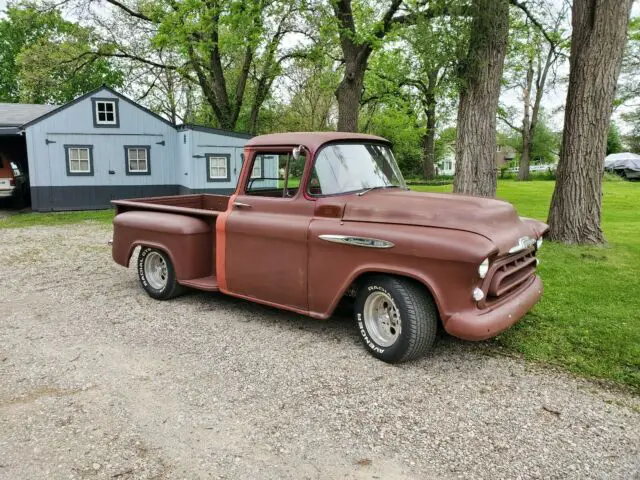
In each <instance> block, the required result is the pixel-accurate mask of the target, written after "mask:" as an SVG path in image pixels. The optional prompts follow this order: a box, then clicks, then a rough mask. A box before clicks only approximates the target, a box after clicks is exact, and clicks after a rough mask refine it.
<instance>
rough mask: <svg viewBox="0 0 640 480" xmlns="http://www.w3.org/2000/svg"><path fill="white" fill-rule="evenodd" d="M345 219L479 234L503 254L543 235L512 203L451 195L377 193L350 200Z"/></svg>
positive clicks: (404, 192) (353, 197)
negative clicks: (521, 243)
mask: <svg viewBox="0 0 640 480" xmlns="http://www.w3.org/2000/svg"><path fill="white" fill-rule="evenodd" d="M343 219H344V220H345V221H351V222H378V223H391V224H398V225H416V226H423V227H435V228H448V229H451V230H461V231H465V232H471V233H476V234H478V235H482V236H483V237H485V238H488V239H489V240H491V241H492V242H493V243H494V244H495V245H496V247H498V249H499V250H500V253H501V254H505V253H508V251H509V249H510V248H511V247H513V246H515V245H517V244H518V240H519V239H520V238H521V237H524V236H530V237H532V238H537V237H538V236H539V234H538V232H537V231H536V230H535V229H534V228H533V226H532V225H531V224H530V223H529V222H523V221H522V220H521V219H520V217H519V216H518V213H517V212H516V209H515V208H514V207H513V205H511V204H510V203H508V202H504V201H502V200H495V199H491V198H482V197H470V196H466V195H457V194H447V193H423V192H414V191H408V190H399V189H389V190H373V191H371V192H368V193H365V194H364V195H362V196H358V195H353V196H351V197H349V200H348V201H347V204H346V206H345V210H344V215H343Z"/></svg>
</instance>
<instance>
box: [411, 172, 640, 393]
mask: <svg viewBox="0 0 640 480" xmlns="http://www.w3.org/2000/svg"><path fill="white" fill-rule="evenodd" d="M553 186H554V183H553V182H549V181H536V182H515V181H501V182H500V183H499V185H498V197H500V198H503V199H505V200H508V201H510V202H511V203H513V204H514V205H515V206H516V208H517V209H518V212H519V213H520V215H523V216H527V217H532V218H537V219H539V220H546V217H547V213H548V210H549V203H550V201H551V194H552V192H553ZM414 188H415V189H416V190H420V191H441V192H447V191H451V188H452V187H451V185H446V186H442V187H414ZM602 226H603V229H604V232H605V235H606V238H607V241H608V245H607V246H605V247H576V246H566V245H561V244H555V243H551V242H545V244H544V245H543V247H542V249H541V250H540V254H539V258H540V267H539V271H540V275H541V276H542V279H543V281H544V284H545V293H544V296H543V298H542V300H541V301H540V302H539V303H538V305H536V307H535V308H534V309H533V311H532V312H531V313H529V315H527V316H526V317H525V318H524V319H523V320H522V321H521V322H520V323H519V324H517V325H516V326H515V327H514V328H512V329H510V330H508V331H507V332H505V333H504V334H502V335H500V336H499V337H498V338H497V339H496V340H495V342H494V343H495V344H497V345H499V346H502V347H506V348H508V349H511V350H514V351H516V352H520V353H522V354H524V356H525V357H526V358H529V359H533V360H539V361H545V362H550V363H554V364H560V365H563V366H565V367H567V368H568V369H569V370H571V371H574V372H577V373H580V374H582V375H587V376H592V377H597V378H603V379H610V380H615V381H617V382H621V383H625V384H627V385H629V386H631V387H632V388H633V389H634V390H636V391H640V183H639V182H636V183H631V182H605V183H604V198H603V222H602Z"/></svg>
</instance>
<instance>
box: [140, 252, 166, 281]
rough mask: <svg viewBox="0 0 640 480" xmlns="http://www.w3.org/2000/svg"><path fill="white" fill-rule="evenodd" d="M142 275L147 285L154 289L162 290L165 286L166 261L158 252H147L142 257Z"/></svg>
mask: <svg viewBox="0 0 640 480" xmlns="http://www.w3.org/2000/svg"><path fill="white" fill-rule="evenodd" d="M144 276H145V278H146V279H147V282H149V285H151V287H153V288H155V289H156V290H164V288H165V287H166V286H167V280H168V278H169V272H168V270H167V262H166V261H165V259H164V257H163V256H162V255H160V254H159V253H158V252H149V253H148V254H147V257H146V258H145V259H144Z"/></svg>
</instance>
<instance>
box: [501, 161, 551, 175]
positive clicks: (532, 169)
mask: <svg viewBox="0 0 640 480" xmlns="http://www.w3.org/2000/svg"><path fill="white" fill-rule="evenodd" d="M556 168H558V165H557V164H556V163H547V164H545V165H529V171H530V172H555V171H556ZM518 171H519V168H517V167H516V168H509V169H508V170H507V172H509V173H518Z"/></svg>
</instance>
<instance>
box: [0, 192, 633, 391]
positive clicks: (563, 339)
mask: <svg viewBox="0 0 640 480" xmlns="http://www.w3.org/2000/svg"><path fill="white" fill-rule="evenodd" d="M553 186H554V184H553V182H547V181H536V182H515V181H509V180H504V181H500V183H499V186H498V197H500V198H503V199H506V200H508V201H510V202H512V203H513V204H514V205H515V206H516V208H517V209H518V212H519V213H520V214H521V215H523V216H528V217H533V218H537V219H540V220H545V219H546V216H547V212H548V209H549V202H550V200H551V193H552V191H553ZM413 188H414V189H415V190H420V191H441V192H448V191H451V188H452V186H451V185H444V186H436V187H432V186H429V187H422V186H416V187H413ZM112 218H113V210H102V211H89V212H68V213H23V214H14V215H11V216H9V217H6V218H0V228H16V227H27V226H31V225H63V224H72V223H78V222H84V221H97V222H100V223H105V224H109V223H110V222H111V220H112ZM603 228H604V231H605V235H606V237H607V240H608V245H607V246H605V247H576V246H565V245H560V244H554V243H551V242H545V244H544V246H543V247H542V250H541V251H540V254H539V257H540V260H541V264H540V268H539V271H540V275H541V276H542V278H543V280H544V283H545V293H544V296H543V298H542V300H541V301H540V302H539V303H538V305H537V306H536V307H535V308H534V309H533V311H532V312H531V313H529V314H528V315H527V316H526V317H525V318H524V319H523V320H522V321H521V322H520V323H519V324H517V325H516V326H515V327H514V328H512V329H510V330H508V331H507V332H505V333H504V334H502V335H501V336H499V337H498V338H497V339H495V340H494V341H492V342H489V345H493V346H498V347H503V348H507V349H509V350H511V351H515V352H519V353H522V354H523V355H524V356H525V357H526V358H529V359H532V360H537V361H544V362H549V363H553V364H558V365H562V366H564V367H566V368H568V369H569V370H571V371H573V372H576V373H579V374H582V375H586V376H591V377H596V378H602V379H608V380H614V381H617V382H620V383H624V384H627V385H629V386H631V387H632V388H633V389H634V390H636V391H640V182H636V183H629V182H605V184H604V199H603Z"/></svg>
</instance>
